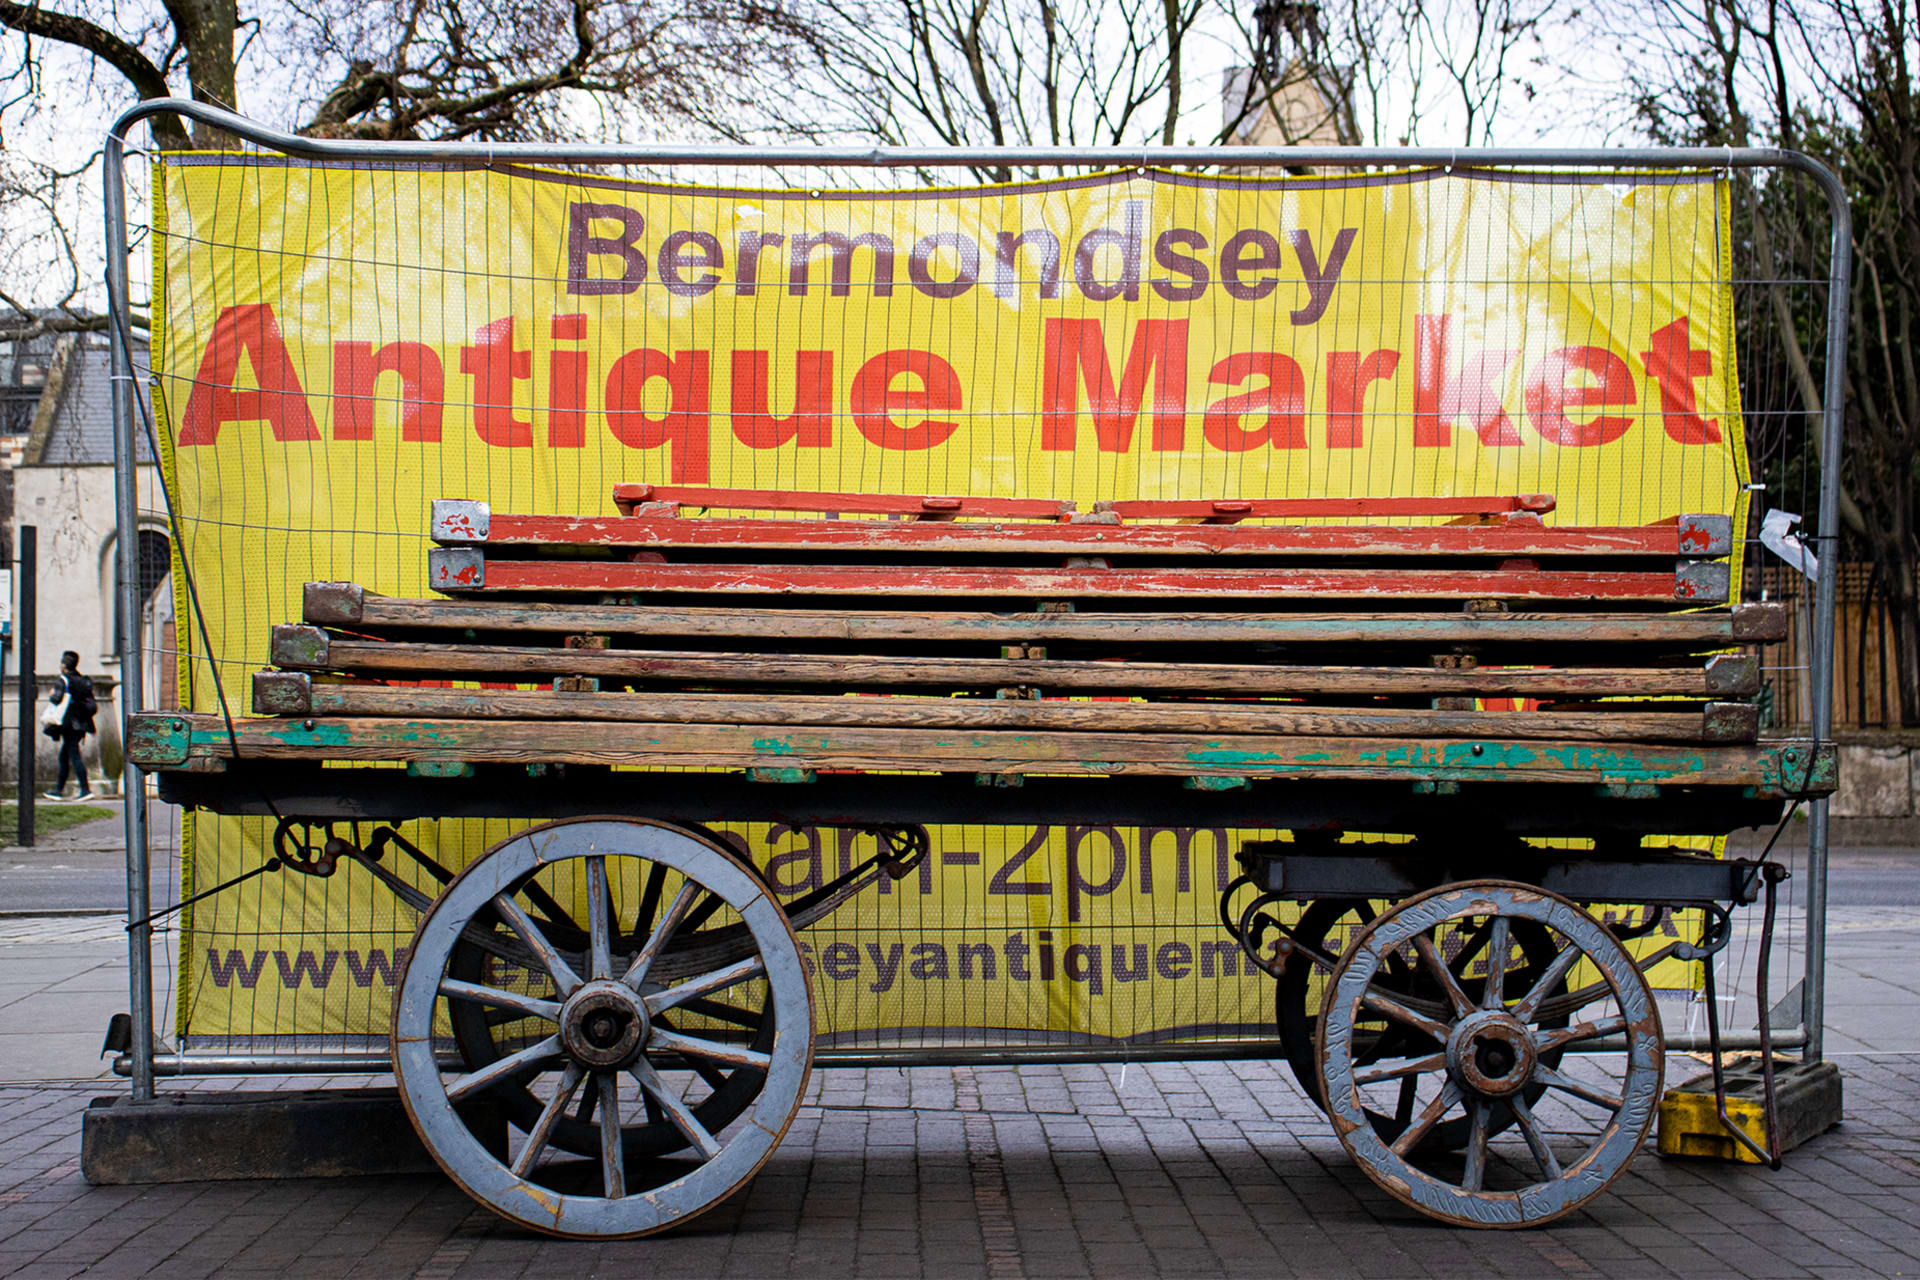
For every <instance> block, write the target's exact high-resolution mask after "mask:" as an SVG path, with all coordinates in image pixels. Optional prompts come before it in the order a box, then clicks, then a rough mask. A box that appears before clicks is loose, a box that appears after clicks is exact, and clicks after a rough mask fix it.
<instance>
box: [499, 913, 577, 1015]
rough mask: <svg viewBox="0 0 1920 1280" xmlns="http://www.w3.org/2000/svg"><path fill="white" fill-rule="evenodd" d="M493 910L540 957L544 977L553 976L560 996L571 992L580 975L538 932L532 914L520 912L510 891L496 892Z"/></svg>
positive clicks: (538, 928)
mask: <svg viewBox="0 0 1920 1280" xmlns="http://www.w3.org/2000/svg"><path fill="white" fill-rule="evenodd" d="M493 909H494V910H495V911H498V912H499V913H500V918H501V919H502V920H505V921H506V922H507V927H508V928H509V929H512V930H513V931H514V933H516V934H518V935H519V937H520V941H522V942H524V943H525V944H526V945H527V947H528V948H529V949H530V950H531V951H532V952H533V954H534V955H535V956H536V957H538V958H539V961H540V963H541V964H542V965H543V966H545V968H546V970H547V976H548V977H550V978H552V979H553V987H554V990H556V991H558V992H559V993H560V994H561V995H563V996H570V995H572V994H573V993H574V991H575V990H577V989H578V988H579V986H580V975H579V974H577V973H575V972H574V971H573V966H572V965H570V964H568V963H567V962H566V961H565V960H564V959H563V958H561V955H560V952H559V951H558V950H557V949H555V947H554V945H553V944H552V943H551V942H549V941H547V935H546V934H544V933H542V932H540V926H539V925H536V924H535V923H534V922H533V917H532V916H529V915H528V914H527V913H526V912H524V911H522V910H521V909H520V904H519V903H517V902H515V901H514V900H513V898H512V896H511V895H509V894H504V893H502V894H497V895H495V897H494V899H493Z"/></svg>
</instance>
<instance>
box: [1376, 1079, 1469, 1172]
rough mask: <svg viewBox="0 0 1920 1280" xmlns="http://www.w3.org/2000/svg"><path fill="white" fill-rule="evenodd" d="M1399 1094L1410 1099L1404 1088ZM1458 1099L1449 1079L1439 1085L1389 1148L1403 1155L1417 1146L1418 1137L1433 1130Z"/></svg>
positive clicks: (1424, 1135) (1456, 1089)
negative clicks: (1429, 1099) (1436, 1090)
mask: <svg viewBox="0 0 1920 1280" xmlns="http://www.w3.org/2000/svg"><path fill="white" fill-rule="evenodd" d="M1400 1096H1401V1097H1402V1098H1403V1099H1406V1100H1408V1101H1411V1098H1409V1097H1408V1095H1407V1093H1406V1092H1405V1091H1404V1090H1403V1091H1402V1092H1401V1095H1400ZM1458 1101H1460V1090H1459V1088H1458V1087H1456V1086H1455V1085H1454V1083H1453V1082H1452V1081H1451V1080H1449V1081H1448V1082H1447V1083H1446V1084H1445V1085H1444V1086H1442V1087H1441V1090H1440V1092H1439V1094H1438V1095H1437V1096H1436V1097H1435V1098H1434V1099H1433V1101H1432V1102H1429V1103H1428V1104H1427V1105H1426V1107H1425V1109H1423V1110H1422V1111H1421V1112H1420V1114H1419V1116H1418V1117H1416V1118H1415V1119H1414V1121H1413V1122H1412V1123H1411V1124H1409V1125H1408V1126H1407V1127H1406V1130H1405V1131H1404V1132H1403V1133H1401V1135H1400V1136H1399V1137H1397V1138H1395V1139H1394V1140H1393V1146H1392V1147H1391V1148H1389V1149H1390V1150H1391V1151H1392V1152H1393V1153H1394V1154H1395V1155H1397V1156H1404V1155H1405V1154H1407V1152H1409V1151H1411V1150H1413V1149H1414V1148H1415V1147H1417V1146H1419V1145H1420V1139H1422V1138H1424V1137H1426V1136H1427V1135H1428V1134H1429V1133H1431V1132H1433V1126H1435V1125H1436V1124H1439V1123H1440V1119H1441V1117H1442V1116H1444V1115H1446V1114H1447V1112H1449V1111H1451V1110H1452V1109H1453V1104H1454V1103H1456V1102H1458Z"/></svg>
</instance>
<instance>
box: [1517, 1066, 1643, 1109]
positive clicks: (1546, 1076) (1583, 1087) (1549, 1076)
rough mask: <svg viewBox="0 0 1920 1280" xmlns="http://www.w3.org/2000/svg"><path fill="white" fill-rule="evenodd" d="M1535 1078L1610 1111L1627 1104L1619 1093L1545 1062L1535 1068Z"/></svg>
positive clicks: (1550, 1086)
mask: <svg viewBox="0 0 1920 1280" xmlns="http://www.w3.org/2000/svg"><path fill="white" fill-rule="evenodd" d="M1533 1078H1534V1079H1535V1080H1538V1081H1540V1082H1541V1083H1542V1084H1544V1085H1546V1086H1547V1087H1548V1088H1549V1089H1558V1090H1559V1091H1560V1092H1562V1093H1565V1094H1570V1095H1572V1096H1573V1097H1576V1098H1579V1099H1581V1100H1582V1101H1585V1102H1591V1103H1592V1104H1593V1105H1594V1106H1596V1107H1605V1108H1606V1109H1607V1110H1608V1111H1618V1110H1620V1108H1622V1107H1624V1106H1626V1105H1627V1103H1626V1099H1624V1098H1622V1097H1620V1096H1619V1095H1618V1094H1613V1093H1608V1092H1606V1091H1605V1090H1604V1089H1597V1088H1595V1087H1594V1086H1592V1085H1590V1084H1585V1083H1583V1082H1581V1081H1579V1080H1576V1079H1574V1078H1573V1077H1572V1076H1570V1075H1567V1074H1566V1073H1565V1072H1562V1071H1556V1070H1554V1069H1553V1068H1552V1067H1549V1066H1547V1065H1546V1064H1545V1063H1542V1064H1540V1065H1539V1066H1537V1067H1535V1068H1534V1069H1533Z"/></svg>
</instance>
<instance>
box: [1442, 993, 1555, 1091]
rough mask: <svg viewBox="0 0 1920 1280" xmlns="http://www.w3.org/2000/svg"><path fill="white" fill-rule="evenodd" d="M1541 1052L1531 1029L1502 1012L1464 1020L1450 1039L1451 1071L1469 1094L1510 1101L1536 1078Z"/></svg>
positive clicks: (1493, 1010)
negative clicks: (1535, 1072) (1534, 1069)
mask: <svg viewBox="0 0 1920 1280" xmlns="http://www.w3.org/2000/svg"><path fill="white" fill-rule="evenodd" d="M1538 1058H1539V1051H1538V1050H1537V1049H1536V1048H1535V1047H1534V1043H1533V1035H1532V1033H1531V1032H1529V1031H1528V1030H1527V1025H1526V1024H1525V1023H1524V1022H1521V1021H1520V1020H1519V1019H1518V1018H1516V1017H1514V1016H1513V1015H1512V1014H1510V1013H1507V1012H1505V1011H1504V1010H1500V1009H1485V1010H1482V1011H1480V1012H1478V1013H1474V1014H1469V1015H1468V1016H1467V1017H1465V1018H1462V1019H1461V1020H1460V1022H1459V1023H1458V1024H1457V1025H1456V1026H1455V1027H1454V1029H1453V1034H1452V1035H1450V1036H1449V1037H1447V1071H1448V1072H1449V1074H1451V1075H1452V1076H1453V1079H1454V1081H1455V1082H1456V1083H1458V1084H1459V1085H1460V1087H1461V1088H1463V1089H1465V1090H1466V1091H1468V1092H1469V1093H1473V1094H1477V1095H1479V1096H1480V1097H1483V1098H1506V1097H1511V1096H1512V1095H1513V1094H1516V1093H1519V1092H1520V1091H1521V1090H1522V1089H1524V1088H1526V1087H1527V1082H1528V1081H1529V1080H1531V1079H1532V1078H1533V1068H1534V1063H1535V1062H1536V1061H1538Z"/></svg>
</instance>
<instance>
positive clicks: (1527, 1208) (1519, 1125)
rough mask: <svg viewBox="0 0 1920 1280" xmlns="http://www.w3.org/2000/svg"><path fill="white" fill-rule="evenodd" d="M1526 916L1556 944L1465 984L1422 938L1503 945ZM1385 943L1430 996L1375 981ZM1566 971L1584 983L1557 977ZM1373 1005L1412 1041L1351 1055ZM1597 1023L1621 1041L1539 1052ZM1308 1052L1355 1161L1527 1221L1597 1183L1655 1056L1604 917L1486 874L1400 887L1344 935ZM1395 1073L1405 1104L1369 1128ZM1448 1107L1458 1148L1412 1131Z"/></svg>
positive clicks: (1385, 1178)
mask: <svg viewBox="0 0 1920 1280" xmlns="http://www.w3.org/2000/svg"><path fill="white" fill-rule="evenodd" d="M1530 926H1539V927H1541V928H1544V929H1545V930H1546V931H1547V933H1548V934H1549V936H1550V937H1551V938H1552V941H1553V945H1554V946H1555V948H1556V954H1555V955H1554V957H1553V959H1552V961H1551V962H1550V963H1549V964H1548V965H1547V966H1546V968H1545V969H1544V971H1541V972H1539V973H1538V974H1537V975H1532V981H1531V982H1527V983H1522V982H1519V981H1514V980H1513V979H1514V978H1515V976H1516V974H1515V973H1513V972H1507V971H1505V967H1504V966H1497V965H1496V966H1494V967H1492V968H1490V970H1489V972H1488V975H1487V978H1486V981H1485V982H1484V983H1483V984H1481V989H1480V990H1478V991H1468V990H1465V989H1464V988H1463V987H1462V984H1461V983H1460V982H1459V981H1458V980H1457V978H1456V977H1455V975H1454V974H1453V972H1452V970H1451V969H1450V967H1449V966H1448V964H1447V961H1446V959H1445V958H1444V956H1443V954H1442V947H1441V945H1440V944H1439V943H1438V942H1436V939H1440V938H1444V937H1446V936H1448V935H1458V934H1460V933H1461V932H1462V931H1463V930H1475V931H1477V930H1482V929H1484V930H1485V932H1486V934H1487V937H1488V938H1489V942H1488V944H1487V947H1486V952H1487V954H1488V955H1489V956H1491V957H1506V956H1508V955H1510V946H1509V942H1508V939H1509V938H1511V937H1512V936H1513V933H1514V931H1515V930H1516V929H1519V928H1523V927H1530ZM1390 956H1411V957H1412V958H1413V959H1414V960H1415V961H1416V962H1417V963H1418V964H1419V965H1420V966H1421V967H1423V968H1424V969H1425V970H1426V972H1427V973H1428V975H1429V976H1430V977H1431V978H1432V979H1433V981H1434V982H1436V983H1437V984H1438V985H1439V986H1440V987H1441V988H1442V989H1443V990H1444V992H1445V993H1446V1002H1445V1005H1444V1007H1443V1008H1442V1009H1440V1010H1439V1011H1437V1013H1435V1014H1429V1013H1423V1012H1420V1011H1417V1010H1415V1009H1412V1008H1409V1007H1408V1006H1407V1004H1406V1003H1405V1002H1404V1001H1403V1000H1402V999H1400V998H1398V997H1397V996H1396V994H1395V993H1394V992H1393V990H1392V989H1391V988H1390V987H1389V986H1386V985H1383V982H1382V978H1383V974H1388V973H1390V970H1389V969H1388V967H1387V963H1386V962H1387V959H1388V957H1390ZM1569 977H1574V978H1576V979H1582V980H1584V981H1585V985H1582V986H1580V987H1578V988H1576V989H1575V990H1572V991H1565V990H1564V983H1565V981H1566V980H1567V979H1568V978H1569ZM1380 1018H1385V1019H1387V1020H1389V1021H1391V1022H1394V1023H1398V1024H1399V1025H1401V1026H1404V1027H1407V1028H1408V1029H1409V1030H1410V1031H1417V1032H1419V1033H1420V1037H1421V1040H1420V1044H1421V1048H1420V1049H1419V1050H1417V1051H1416V1052H1412V1053H1407V1054H1403V1055H1401V1056H1396V1057H1383V1058H1377V1059H1375V1060H1373V1061H1370V1062H1363V1061H1361V1060H1360V1058H1359V1055H1358V1054H1357V1053H1356V1041H1357V1036H1356V1031H1357V1029H1358V1028H1360V1027H1362V1026H1364V1025H1366V1024H1367V1023H1369V1022H1371V1021H1375V1020H1377V1019H1380ZM1569 1019H1570V1021H1568V1020H1569ZM1554 1023H1559V1024H1560V1025H1558V1026H1555V1025H1552V1024H1554ZM1600 1036H1623V1037H1624V1038H1625V1040H1626V1044H1627V1051H1626V1053H1625V1055H1624V1056H1622V1057H1620V1058H1614V1057H1612V1056H1611V1055H1609V1056H1596V1057H1594V1058H1591V1059H1587V1060H1585V1061H1583V1062H1582V1063H1581V1064H1580V1065H1579V1066H1578V1067H1570V1068H1568V1069H1567V1070H1565V1071H1562V1070H1561V1069H1559V1068H1558V1067H1556V1066H1554V1065H1552V1064H1551V1062H1550V1061H1549V1057H1550V1055H1553V1054H1556V1053H1558V1052H1560V1051H1563V1050H1565V1049H1567V1048H1568V1047H1570V1046H1572V1045H1574V1044H1577V1043H1578V1042H1580V1041H1582V1040H1590V1039H1594V1038H1596V1037H1600ZM1436 1046H1438V1047H1437V1048H1436ZM1319 1057H1320V1084H1321V1089H1322V1096H1323V1097H1324V1098H1325V1099H1326V1103H1327V1110H1328V1114H1329V1115H1331V1116H1332V1118H1333V1123H1334V1129H1335V1131H1336V1132H1337V1133H1338V1134H1339V1135H1340V1140H1341V1142H1342V1143H1344V1144H1345V1146H1346V1148H1347V1151H1348V1153H1349V1154H1351V1155H1352V1156H1353V1158H1354V1160H1355V1161H1356V1162H1357V1163H1358V1164H1359V1165H1360V1167H1361V1169H1362V1170H1364V1171H1365V1173H1366V1174H1367V1176H1368V1177H1370V1178H1372V1179H1373V1180H1374V1181H1375V1182H1376V1183H1378V1184H1379V1185H1380V1186H1381V1187H1382V1188H1384V1189H1385V1190H1386V1191H1387V1192H1389V1193H1390V1194H1391V1195H1393V1196H1394V1197H1396V1198H1397V1199H1399V1200H1401V1201H1403V1202H1405V1203H1406V1204H1408V1205H1411V1206H1412V1207H1414V1208H1416V1209H1419V1210H1420V1211H1421V1212H1423V1213H1426V1214H1428V1215H1430V1216H1432V1217H1435V1218H1439V1219H1441V1220H1443V1221H1446V1222H1451V1223H1456V1224H1458V1225H1462V1226H1477V1227H1531V1226H1538V1225H1539V1224H1541V1223H1545V1222H1551V1221H1552V1220H1554V1219H1555V1218H1558V1217H1561V1216H1562V1215H1564V1214H1567V1213H1571V1212H1573V1211H1574V1210H1575V1209H1577V1208H1579V1207H1580V1206H1581V1205H1583V1204H1586V1203H1587V1202H1588V1201H1589V1200H1591V1199H1593V1197H1595V1196H1596V1195H1598V1194H1600V1192H1601V1191H1603V1190H1605V1189H1606V1187H1607V1185H1608V1184H1609V1183H1611V1182H1612V1181H1613V1180H1614V1179H1615V1178H1617V1177H1619V1176H1620V1174H1621V1173H1622V1172H1624V1171H1625V1169H1626V1167H1627V1164H1628V1163H1629V1162H1630V1161H1631V1160H1632V1158H1633V1156H1634V1153H1635V1152H1637V1151H1638V1150H1639V1148H1640V1144H1641V1142H1642V1141H1643V1140H1644V1139H1645V1137H1646V1133H1647V1128H1648V1126H1649V1125H1650V1124H1651V1123H1652V1121H1653V1113H1654V1105H1655V1103H1657V1102H1658V1100H1659V1097H1660V1084H1661V1072H1662V1067H1663V1053H1662V1047H1661V1039H1660V1020H1659V1012H1658V1010H1656V1009H1655V1008H1654V1004H1653V995H1652V992H1650V991H1649V990H1648V988H1647V983H1646V979H1645V977H1644V976H1642V974H1641V972H1640V969H1639V967H1638V966H1637V965H1636V964H1635V963H1634V961H1633V958H1632V957H1631V956H1629V955H1628V954H1627V952H1626V950H1625V948H1623V947H1622V946H1621V945H1620V943H1619V941H1618V940H1617V939H1615V938H1614V936H1613V934H1612V933H1611V932H1610V931H1609V930H1608V929H1607V927H1606V926H1605V925H1603V924H1602V923H1601V922H1600V921H1598V920H1596V919H1594V918H1593V917H1592V916H1591V915H1589V914H1588V913H1587V912H1585V911H1583V910H1581V909H1580V908H1579V907H1578V906H1576V905H1574V904H1573V903H1571V902H1569V901H1567V900H1566V899H1565V898H1561V897H1558V896H1557V895H1554V894H1551V893H1546V892H1544V891H1542V890H1539V889H1533V888H1529V887H1527V886H1525V885H1521V884H1515V883H1511V882H1508V881H1500V880H1485V881H1471V882H1467V883H1463V884H1455V885H1448V886H1446V887H1445V888H1441V889H1435V890H1433V891H1432V892H1430V893H1425V894H1421V895H1419V896H1418V897H1414V898H1409V899H1407V900H1406V901H1405V902H1402V903H1400V904H1399V905H1398V906H1396V907H1394V908H1393V909H1392V910H1390V911H1388V912H1386V913H1385V914H1383V915H1381V916H1380V917H1378V918H1377V919H1376V920H1374V921H1373V922H1372V924H1370V925H1369V926H1368V927H1367V928H1366V930H1365V931H1364V932H1363V933H1362V934H1361V935H1360V936H1359V937H1357V938H1356V939H1354V941H1353V943H1352V945H1351V946H1349V947H1348V949H1347V951H1346V954H1345V955H1343V956H1342V957H1341V959H1340V962H1339V964H1338V965H1337V966H1336V967H1335V969H1334V972H1333V977H1332V980H1331V983H1330V990H1329V995H1328V997H1327V1000H1326V1008H1325V1009H1324V1010H1323V1011H1322V1012H1321V1015H1320V1030H1319ZM1407 1079H1412V1080H1414V1081H1416V1085H1415V1090H1416V1099H1417V1106H1416V1110H1415V1113H1414V1116H1413V1120H1412V1122H1411V1123H1410V1124H1408V1125H1407V1126H1406V1127H1405V1128H1404V1129H1402V1130H1401V1131H1400V1132H1399V1133H1398V1135H1397V1136H1394V1137H1391V1138H1387V1137H1383V1136H1382V1135H1381V1133H1380V1132H1379V1130H1378V1129H1377V1128H1376V1127H1375V1125H1374V1124H1373V1123H1372V1122H1371V1120H1370V1116H1369V1113H1370V1112H1372V1111H1376V1110H1379V1109H1381V1107H1382V1106H1383V1105H1384V1104H1383V1102H1382V1101H1381V1100H1382V1099H1384V1098H1385V1097H1388V1096H1397V1095H1398V1094H1399V1092H1400V1090H1401V1089H1402V1088H1403V1087H1404V1086H1403V1084H1402V1082H1403V1081H1404V1080H1407ZM1539 1085H1544V1086H1546V1090H1547V1096H1548V1098H1549V1099H1551V1100H1552V1102H1553V1103H1554V1104H1556V1105H1557V1104H1559V1103H1560V1102H1562V1101H1564V1102H1565V1103H1567V1104H1570V1105H1568V1107H1567V1109H1566V1112H1564V1113H1562V1114H1561V1115H1560V1116H1559V1117H1550V1116H1547V1115H1545V1114H1542V1112H1543V1111H1544V1109H1545V1107H1546V1106H1547V1102H1546V1101H1541V1102H1538V1103H1529V1101H1528V1097H1529V1094H1530V1092H1532V1091H1533V1089H1534V1088H1535V1086H1539ZM1536 1108H1539V1110H1536ZM1449 1116H1464V1117H1465V1119H1466V1121H1467V1124H1468V1138H1467V1142H1466V1144H1465V1148H1464V1150H1463V1151H1461V1152H1459V1153H1457V1154H1451V1153H1445V1152H1441V1151H1437V1150H1435V1149H1434V1148H1433V1147H1432V1146H1431V1145H1423V1142H1422V1140H1423V1139H1424V1138H1425V1137H1426V1135H1427V1134H1428V1133H1429V1132H1431V1131H1432V1130H1433V1129H1434V1128H1435V1127H1436V1126H1438V1125H1440V1124H1441V1123H1442V1122H1444V1121H1445V1120H1447V1119H1448V1117H1449ZM1509 1120H1510V1121H1511V1123H1512V1124H1513V1127H1514V1128H1515V1129H1516V1130H1517V1131H1518V1136H1517V1137H1516V1138H1515V1139H1514V1140H1513V1141H1512V1142H1510V1143H1509V1142H1503V1143H1502V1144H1501V1147H1500V1148H1498V1149H1496V1148H1495V1146H1494V1144H1493V1142H1492V1140H1491V1139H1492V1136H1493V1134H1494V1133H1495V1132H1496V1131H1497V1129H1498V1128H1499V1125H1500V1122H1501V1121H1509ZM1508 1147H1512V1148H1515V1149H1514V1150H1511V1151H1509V1150H1506V1149H1505V1148H1508ZM1556 1147H1558V1148H1560V1149H1559V1150H1558V1151H1556V1150H1555V1148H1556Z"/></svg>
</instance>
